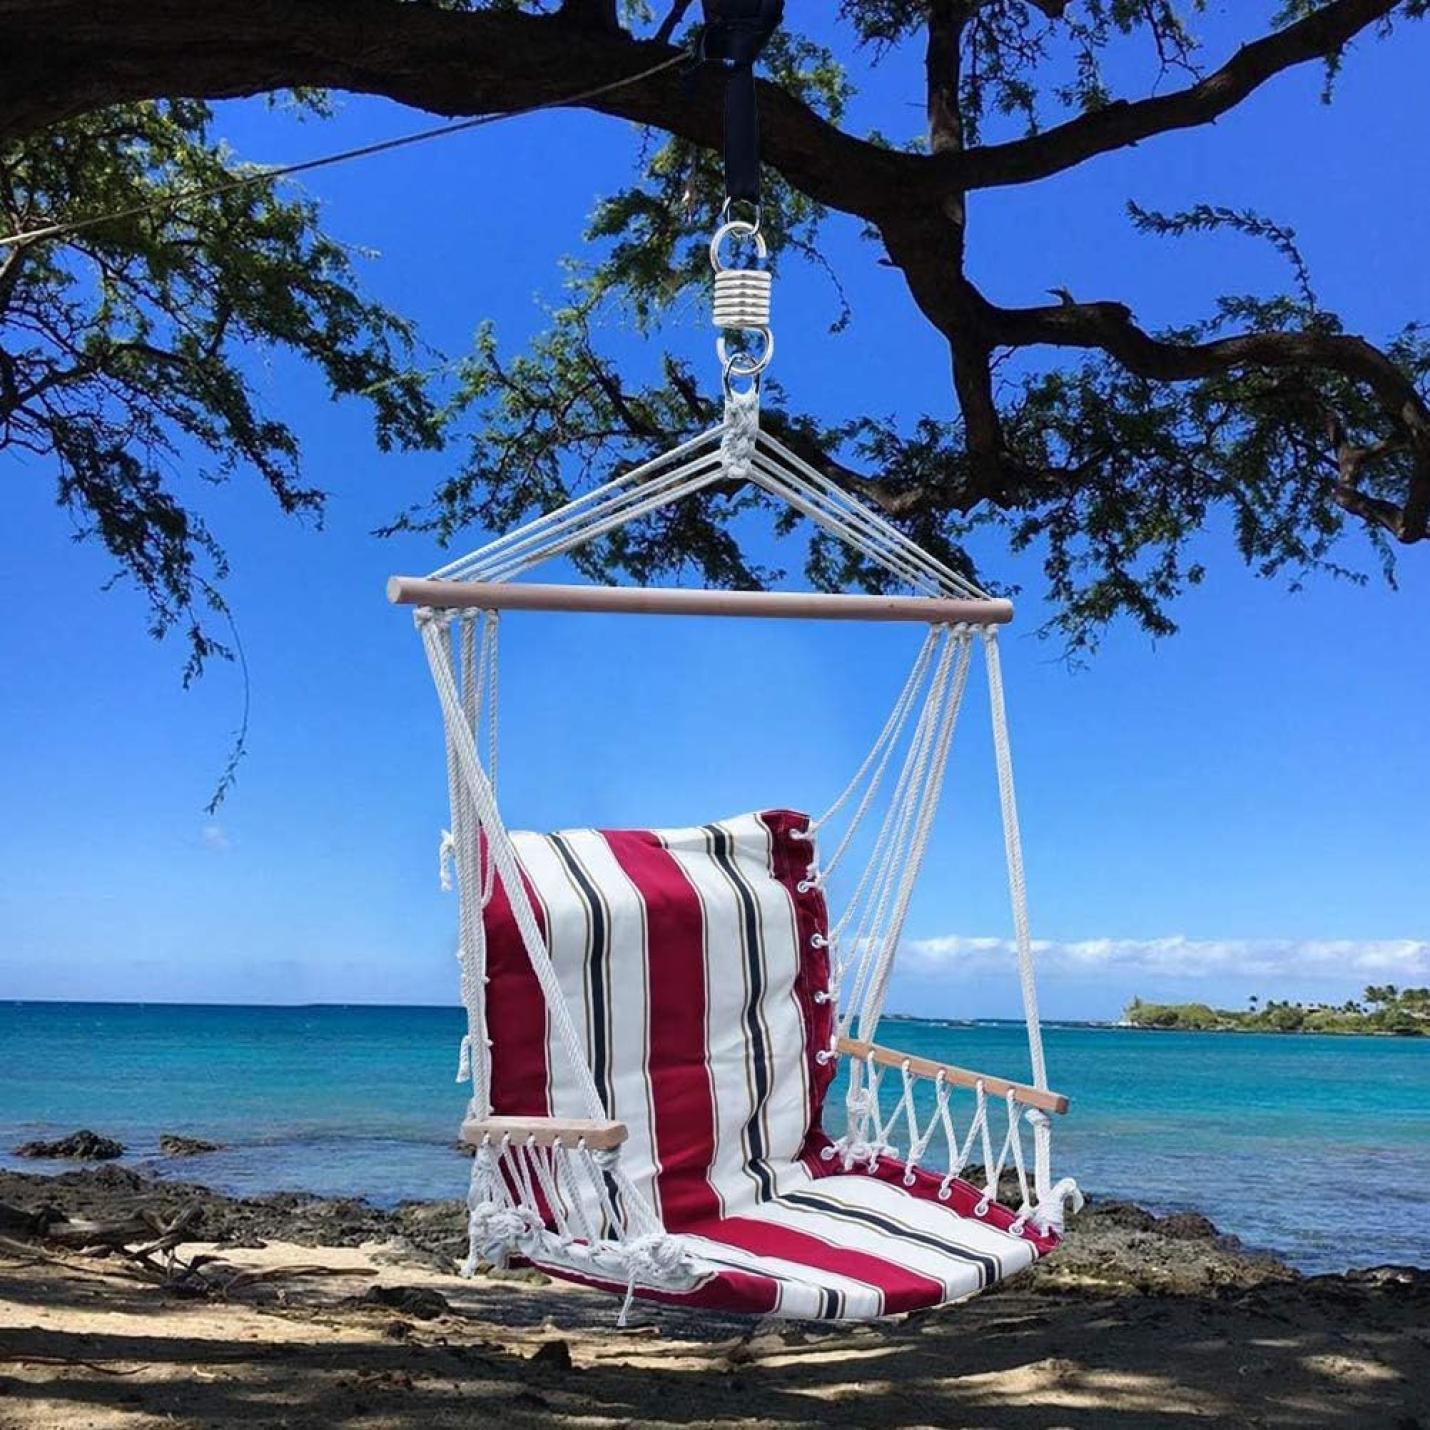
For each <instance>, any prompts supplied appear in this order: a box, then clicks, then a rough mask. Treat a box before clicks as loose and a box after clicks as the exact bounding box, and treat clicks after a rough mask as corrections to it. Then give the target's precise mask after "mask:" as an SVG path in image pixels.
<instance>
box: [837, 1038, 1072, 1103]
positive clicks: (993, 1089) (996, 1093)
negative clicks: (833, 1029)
mask: <svg viewBox="0 0 1430 1430" xmlns="http://www.w3.org/2000/svg"><path fill="white" fill-rule="evenodd" d="M838 1050H839V1052H840V1053H841V1054H843V1055H844V1056H845V1057H847V1058H858V1059H859V1060H860V1061H861V1062H864V1061H866V1060H867V1059H868V1058H869V1057H870V1056H871V1055H872V1056H873V1059H874V1061H875V1062H876V1063H879V1064H880V1065H881V1066H882V1067H886V1068H901V1067H903V1065H904V1064H905V1063H908V1065H909V1071H910V1072H911V1073H913V1074H914V1075H915V1076H916V1077H928V1078H936V1077H937V1076H938V1075H939V1073H942V1074H943V1080H944V1081H945V1082H949V1083H953V1084H954V1085H955V1086H956V1087H976V1086H977V1085H978V1084H979V1083H980V1082H981V1083H982V1084H983V1090H984V1092H986V1093H988V1094H990V1095H991V1096H993V1097H1007V1096H1008V1093H1009V1091H1010V1089H1011V1091H1012V1093H1013V1096H1014V1097H1015V1098H1017V1100H1018V1101H1019V1102H1021V1103H1023V1104H1024V1105H1025V1106H1027V1107H1037V1108H1040V1109H1041V1110H1042V1111H1043V1112H1066V1111H1067V1110H1068V1100H1067V1098H1066V1097H1064V1096H1063V1095H1062V1093H1060V1092H1046V1091H1044V1090H1043V1089H1042V1088H1037V1087H1029V1086H1028V1084H1027V1083H1024V1082H1009V1081H1008V1079H1007V1078H1001V1077H991V1076H989V1075H988V1074H987V1073H980V1072H970V1071H969V1069H968V1068H960V1067H955V1066H954V1065H953V1064H952V1063H937V1062H934V1060H933V1059H932V1058H915V1057H911V1056H909V1054H907V1053H901V1052H898V1051H896V1050H895V1049H893V1048H881V1047H880V1046H879V1045H878V1044H877V1043H866V1042H862V1041H860V1040H859V1039H857V1038H840V1040H839V1043H838Z"/></svg>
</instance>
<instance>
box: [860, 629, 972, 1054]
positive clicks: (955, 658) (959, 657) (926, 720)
mask: <svg viewBox="0 0 1430 1430" xmlns="http://www.w3.org/2000/svg"><path fill="white" fill-rule="evenodd" d="M967 652H968V642H967V638H966V635H962V634H949V635H948V638H947V641H946V644H945V646H944V650H943V654H942V656H941V657H940V659H939V663H938V667H937V669H936V671H935V674H934V678H933V683H932V686H931V688H930V691H929V696H928V699H927V700H926V701H925V704H924V708H923V711H922V712H921V714H920V717H919V722H918V725H917V726H916V727H915V730H914V737H913V741H912V743H911V744H910V747H909V752H908V754H907V756H906V757H905V760H904V767H903V769H902V770H901V771H900V773H899V779H898V782H897V783H896V785H895V788H894V794H893V798H892V799H891V800H890V802H889V808H888V810H887V811H886V812H885V816H884V822H883V825H882V827H881V828H880V831H879V835H878V838H877V839H876V841H875V847H874V851H873V853H872V854H871V856H870V860H869V864H868V865H867V866H866V868H865V877H864V878H861V880H860V888H859V889H856V891H855V899H853V900H851V901H850V907H849V908H847V909H846V910H845V912H844V914H843V915H842V916H841V918H840V921H839V923H838V924H837V925H836V936H837V937H838V939H839V941H840V947H841V950H842V948H843V938H844V927H845V925H846V924H847V922H848V921H849V919H850V917H851V916H852V913H853V911H854V908H855V907H856V906H857V900H858V899H860V898H863V900H864V903H863V906H862V912H861V913H860V917H859V923H858V924H857V925H856V934H855V938H854V942H853V947H854V949H855V950H856V951H857V953H858V957H859V964H858V972H857V974H856V977H855V980H854V984H853V986H852V987H851V988H850V989H849V990H847V995H846V996H845V997H844V999H843V1011H842V1013H841V1016H840V1021H839V1032H840V1033H841V1034H843V1033H847V1032H848V1030H849V1025H850V1022H851V1021H852V1018H853V1016H854V1014H855V1012H856V1010H859V1016H860V1024H859V1028H860V1034H861V1036H870V1035H871V1033H870V1031H869V1029H868V1028H866V1025H865V1022H864V1016H863V1012H862V1009H863V1008H864V1007H866V1006H868V998H869V996H870V993H871V992H872V989H873V987H874V969H875V967H876V965H877V963H878V962H879V960H880V956H881V954H882V951H883V950H884V948H885V947H886V945H887V943H888V939H887V933H888V929H889V927H890V923H889V918H890V913H889V911H890V910H891V909H892V908H896V907H897V892H896V891H897V889H898V888H899V885H900V878H899V876H900V873H901V871H902V870H903V869H904V868H905V867H906V865H907V861H908V859H909V857H910V855H911V852H912V848H913V845H912V842H911V840H912V837H913V834H914V831H916V829H917V828H918V826H919V824H920V822H921V814H920V810H921V806H922V804H923V803H924V802H925V801H926V799H927V791H928V771H929V762H930V760H931V758H932V757H933V755H934V752H935V751H936V749H937V748H938V746H939V744H940V738H939V732H940V730H941V728H942V725H943V719H944V712H945V706H946V704H947V701H948V698H949V692H950V689H951V688H952V682H954V681H955V680H956V679H957V676H956V675H955V671H956V670H958V669H966V667H967V664H968V661H967ZM871 871H873V882H872V885H869V887H868V892H867V894H865V893H864V892H863V890H864V887H865V886H866V884H868V875H869V874H870V872H871Z"/></svg>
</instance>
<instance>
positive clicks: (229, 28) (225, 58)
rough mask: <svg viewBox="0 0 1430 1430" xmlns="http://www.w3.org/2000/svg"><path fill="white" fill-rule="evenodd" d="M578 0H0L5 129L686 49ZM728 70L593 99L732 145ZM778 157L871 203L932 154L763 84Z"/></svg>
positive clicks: (552, 81) (508, 85) (566, 78)
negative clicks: (573, 4) (135, 103)
mask: <svg viewBox="0 0 1430 1430" xmlns="http://www.w3.org/2000/svg"><path fill="white" fill-rule="evenodd" d="M677 53H678V51H677V50H675V49H674V48H673V47H671V46H670V45H667V44H664V43H660V42H656V41H638V40H635V39H633V38H632V37H631V36H630V35H629V34H627V33H626V32H625V31H623V30H610V29H607V28H603V27H599V26H597V27H593V26H592V25H591V24H590V23H589V21H588V20H583V21H582V22H581V23H576V22H575V21H574V20H573V18H572V14H571V13H570V12H569V11H563V12H561V13H558V14H555V15H533V14H525V13H519V12H515V11H510V10H506V9H501V10H497V9H490V10H485V9H484V10H471V11H465V10H462V11H459V10H447V9H437V8H434V7H432V6H429V5H419V4H412V3H407V2H406V0H205V3H204V4H202V5H196V4H193V3H192V0H106V3H105V4H103V5H96V4H94V3H92V0H0V139H5V138H13V137H18V136H22V135H24V134H26V133H30V132H33V131H34V130H37V129H40V128H43V127H44V126H46V125H50V124H54V123H56V122H58V121H60V120H63V119H67V118H71V117H73V116H74V115H77V114H81V113H85V112H88V111H90V110H94V109H99V108H102V107H103V106H105V105H110V104H117V103H121V102H124V101H132V100H141V99H153V98H158V97H162V96H166V95H185V96H189V97H193V98H201V99H218V98H233V97H238V96H244V95H251V94H259V93H267V92H271V91H273V90H279V89H284V88H289V87H312V86H316V87H326V88H333V89H341V90H348V91H352V92H356V93H362V94H382V95H386V96H388V97H389V98H391V99H395V100H398V101H400V102H402V103H404V104H410V105H413V106H415V107H416V108H418V109H424V110H427V111H429V112H431V113H433V114H442V115H451V116H461V115H472V114H482V113H490V112H494V111H499V110H507V109H518V108H522V107H525V106H528V105H532V104H539V103H546V102H550V101H553V100H556V101H559V100H560V99H561V98H562V97H563V96H565V95H570V94H575V93H580V92H584V91H586V90H590V89H595V88H598V87H600V86H601V85H604V84H610V83H613V82H615V81H618V80H621V79H624V78H626V77H628V76H630V75H632V74H635V73H637V72H639V71H640V70H642V69H645V68H649V67H650V66H653V65H657V64H659V63H660V62H661V61H662V60H668V59H671V58H674V57H675V56H676V55H677ZM723 83H724V82H723V79H722V77H721V76H720V75H719V74H717V73H716V72H715V71H714V70H713V69H708V68H707V69H705V70H703V71H701V72H697V74H696V75H695V76H694V77H693V79H692V81H691V82H690V84H689V85H688V86H687V85H686V82H685V81H684V80H683V79H682V78H681V76H680V75H678V74H677V73H676V72H675V71H674V70H667V71H665V72H663V73H661V74H658V75H654V76H651V77H650V78H648V79H645V80H642V81H640V82H639V83H637V84H633V85H629V86H626V87H623V88H621V89H619V90H616V91H614V92H612V93H611V94H608V95H604V96H602V97H601V98H599V99H596V100H593V101H590V102H588V103H587V104H585V105H583V106H582V107H583V108H588V109H594V110H597V111H599V112H601V113H605V114H610V115H614V116H617V117H620V118H624V119H630V120H634V121H636V122H637V123H641V124H652V125H655V126H657V127H659V128H662V129H665V130H667V131H669V132H671V133H673V134H678V135H680V136H681V137H683V138H686V139H689V140H691V141H692V142H694V143H697V144H701V145H704V146H705V147H707V148H711V149H718V148H719V147H720V144H721V133H722V123H723V121H722V114H723ZM760 109H761V132H762V136H763V137H762V143H763V149H764V156H765V159H766V161H767V162H768V163H770V164H772V165H773V166H774V167H775V168H777V169H778V170H779V171H780V172H781V173H782V174H784V175H785V177H786V178H787V179H789V181H790V182H791V183H792V184H794V185H795V186H796V187H798V188H799V189H801V190H802V191H803V192H804V193H806V194H807V195H808V196H809V197H810V198H812V199H814V200H816V201H817V202H819V203H821V204H825V205H827V206H829V207H831V208H834V209H839V210H841V211H843V212H846V213H853V214H857V215H860V216H862V217H865V218H874V217H876V216H877V215H878V214H881V213H884V212H887V211H888V210H890V209H891V208H897V207H899V206H900V205H901V204H903V203H906V202H909V201H910V200H911V197H912V195H911V193H910V190H911V187H912V186H913V185H914V181H915V176H916V175H918V174H919V173H921V172H922V169H923V166H924V165H926V164H927V162H928V161H927V159H926V158H925V157H922V156H919V155H913V154H900V153H897V152H894V151H891V150H888V149H884V148H881V147H880V146H878V145H875V144H870V143H867V142H865V141H864V140H861V139H857V138H855V137H854V136H852V135H850V134H846V133H844V132H843V131H842V130H840V129H838V128H837V127H836V126H834V125H832V124H830V123H828V122H827V121H825V120H824V119H822V118H820V116H819V115H818V114H816V113H815V112H814V111H813V110H812V109H810V108H809V107H808V106H807V105H805V104H802V103H801V102H800V101H799V100H797V99H795V98H793V97H792V96H791V95H789V94H787V93H786V92H785V91H784V90H782V89H780V88H779V87H778V86H777V85H773V84H770V83H768V82H762V83H761V85H760Z"/></svg>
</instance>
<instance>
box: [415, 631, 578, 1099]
mask: <svg viewBox="0 0 1430 1430" xmlns="http://www.w3.org/2000/svg"><path fill="white" fill-rule="evenodd" d="M417 624H418V628H419V630H420V631H421V632H422V642H423V645H424V646H425V647H426V649H427V663H428V665H429V666H430V667H431V670H432V680H433V683H434V684H435V685H436V687H437V696H438V699H439V700H440V701H441V703H442V714H443V717H444V719H445V720H446V723H447V731H448V736H449V738H450V739H451V740H452V742H453V744H454V745H455V748H456V753H457V762H458V767H459V770H460V773H461V776H462V780H463V782H464V783H465V785H466V788H467V793H468V795H469V796H470V798H471V800H472V803H473V805H474V807H475V810H476V816H477V821H478V824H479V826H480V829H481V832H482V833H483V834H485V836H486V844H487V850H488V854H489V856H490V857H491V859H492V860H493V861H494V862H495V864H496V869H497V875H498V877H500V879H501V882H502V888H503V889H504V890H505V892H506V896H507V900H508V902H509V904H510V905H511V911H512V917H513V918H514V919H515V921H516V926H517V929H518V931H519V932H520V934H521V941H522V945H523V947H524V948H525V949H526V956H527V958H528V959H529V960H530V962H531V967H532V971H533V972H534V973H535V974H536V978H537V982H538V983H540V985H541V991H542V994H543V995H544V997H545V999H546V1005H547V1009H548V1011H549V1012H550V1015H551V1020H552V1023H553V1024H554V1026H555V1028H556V1032H557V1036H558V1039H559V1040H560V1043H561V1046H562V1050H563V1052H564V1053H565V1054H566V1058H567V1061H568V1062H569V1064H570V1067H571V1071H572V1074H573V1076H574V1077H575V1080H576V1084H577V1087H578V1088H579V1091H580V1095H581V1100H582V1102H583V1103H584V1105H585V1109H586V1116H588V1117H590V1118H592V1119H594V1120H598V1121H599V1120H601V1119H603V1118H604V1117H605V1116H606V1110H605V1108H604V1107H603V1106H602V1104H601V1099H600V1095H599V1094H598V1093H597V1091H596V1084H595V1080H594V1079H593V1078H592V1076H591V1069H590V1067H589V1065H588V1064H587V1062H586V1053H585V1049H584V1047H583V1046H582V1043H581V1040H580V1038H579V1036H578V1035H577V1033H576V1029H575V1026H574V1025H573V1023H572V1021H571V1015H570V1012H569V1010H568V1009H567V1007H566V1000H565V998H564V997H563V995H562V992H561V985H560V982H559V980H558V979H557V977H556V971H555V969H553V968H552V966H551V959H550V957H549V955H548V954H547V951H546V944H545V941H544V940H543V938H542V936H541V930H540V928H539V927H538V926H537V923H536V916H535V914H534V913H533V912H532V908H531V902H530V900H529V898H528V897H527V892H526V886H525V884H524V883H523V881H522V878H521V871H520V868H519V867H518V865H517V861H516V851H515V849H514V848H513V847H512V843H511V837H510V835H509V834H508V833H507V830H506V826H505V824H504V823H503V822H502V817H501V813H500V811H499V810H498V809H497V806H496V799H495V797H494V795H493V793H492V787H491V782H490V781H489V780H488V779H487V776H486V774H485V772H484V771H483V769H482V767H481V762H480V760H478V758H477V751H476V743H475V741H474V739H473V735H472V730H471V729H470V727H469V726H468V725H467V724H466V721H465V719H464V717H463V713H462V706H461V702H460V700H459V698H458V695H457V688H456V684H455V682H454V681H453V678H452V667H451V662H450V659H449V658H448V657H447V656H446V655H444V653H443V643H444V642H443V635H442V629H441V626H442V623H441V621H440V620H439V619H438V618H436V617H435V616H434V615H433V613H432V612H430V611H426V610H420V611H418V613H417Z"/></svg>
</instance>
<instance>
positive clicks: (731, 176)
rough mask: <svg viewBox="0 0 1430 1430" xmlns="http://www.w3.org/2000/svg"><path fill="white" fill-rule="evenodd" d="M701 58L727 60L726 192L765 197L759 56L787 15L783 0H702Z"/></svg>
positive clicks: (746, 197)
mask: <svg viewBox="0 0 1430 1430" xmlns="http://www.w3.org/2000/svg"><path fill="white" fill-rule="evenodd" d="M703 4H704V6H705V32H704V34H703V36H702V37H701V44H700V57H701V58H702V59H707V60H724V61H726V62H727V68H726V74H727V78H726V81H725V193H726V195H727V196H728V197H729V198H732V199H744V200H747V201H748V202H750V203H752V204H757V203H759V201H760V117H759V112H758V110H757V109H756V106H755V61H756V60H757V59H758V58H759V54H760V51H761V50H762V49H764V47H765V45H766V43H767V42H768V40H769V38H770V36H771V35H772V34H773V33H774V31H775V26H777V25H778V24H779V22H780V19H781V18H782V16H783V15H784V8H785V7H784V0H703Z"/></svg>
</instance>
